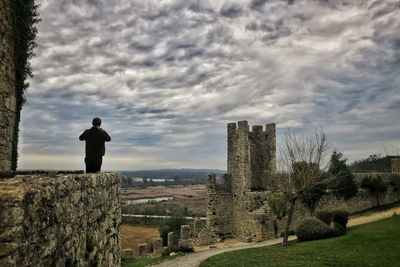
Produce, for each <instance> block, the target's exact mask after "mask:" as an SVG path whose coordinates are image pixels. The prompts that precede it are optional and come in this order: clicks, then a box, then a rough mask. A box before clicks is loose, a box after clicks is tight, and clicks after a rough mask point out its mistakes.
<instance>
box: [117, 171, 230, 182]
mask: <svg viewBox="0 0 400 267" xmlns="http://www.w3.org/2000/svg"><path fill="white" fill-rule="evenodd" d="M210 172H212V173H215V174H217V175H219V174H223V173H225V172H226V171H224V170H216V169H160V170H141V171H121V174H122V175H124V176H126V177H143V178H148V179H180V180H182V179H185V180H204V177H205V176H206V175H207V174H208V173H210Z"/></svg>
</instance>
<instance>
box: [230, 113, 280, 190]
mask: <svg viewBox="0 0 400 267" xmlns="http://www.w3.org/2000/svg"><path fill="white" fill-rule="evenodd" d="M227 165H228V174H230V175H231V178H232V186H233V188H232V190H233V191H234V192H236V193H239V192H244V191H249V190H250V191H255V190H266V189H268V188H269V186H270V184H271V181H270V180H271V179H272V178H271V175H270V174H272V173H274V172H276V129H275V124H267V125H266V126H265V130H264V129H263V126H261V125H253V126H252V131H250V130H249V124H248V122H247V121H239V122H238V123H237V124H236V123H229V124H228V163H227Z"/></svg>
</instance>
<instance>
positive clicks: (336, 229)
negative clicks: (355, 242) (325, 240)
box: [329, 222, 346, 237]
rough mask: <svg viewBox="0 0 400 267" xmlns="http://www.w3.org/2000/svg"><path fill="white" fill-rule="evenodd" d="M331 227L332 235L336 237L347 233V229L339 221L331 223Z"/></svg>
mask: <svg viewBox="0 0 400 267" xmlns="http://www.w3.org/2000/svg"><path fill="white" fill-rule="evenodd" d="M329 229H330V235H329V236H331V237H335V236H341V235H344V234H345V233H346V229H345V228H343V226H342V225H340V224H339V223H336V222H333V223H332V224H331V226H330V227H329Z"/></svg>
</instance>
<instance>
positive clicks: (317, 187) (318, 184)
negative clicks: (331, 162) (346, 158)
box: [293, 161, 327, 216]
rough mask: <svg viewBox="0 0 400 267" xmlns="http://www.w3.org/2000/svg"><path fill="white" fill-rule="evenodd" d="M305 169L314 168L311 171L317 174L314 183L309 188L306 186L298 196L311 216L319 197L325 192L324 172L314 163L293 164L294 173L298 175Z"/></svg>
mask: <svg viewBox="0 0 400 267" xmlns="http://www.w3.org/2000/svg"><path fill="white" fill-rule="evenodd" d="M306 169H314V170H313V173H316V174H318V173H319V175H318V178H317V180H316V181H315V184H313V185H311V186H310V187H309V188H306V189H305V190H304V192H303V193H302V194H301V196H300V201H301V202H302V203H303V204H304V206H305V207H306V208H307V209H308V211H309V212H310V215H311V216H313V215H314V212H315V210H316V208H317V206H318V203H319V201H320V200H321V198H322V197H323V196H324V195H325V194H326V191H325V190H326V181H325V179H326V177H327V176H326V174H325V173H323V172H322V171H320V169H319V166H318V165H317V164H315V163H307V162H305V161H302V162H296V163H295V164H294V166H293V171H294V175H295V176H296V175H298V173H302V172H304V171H305V170H306Z"/></svg>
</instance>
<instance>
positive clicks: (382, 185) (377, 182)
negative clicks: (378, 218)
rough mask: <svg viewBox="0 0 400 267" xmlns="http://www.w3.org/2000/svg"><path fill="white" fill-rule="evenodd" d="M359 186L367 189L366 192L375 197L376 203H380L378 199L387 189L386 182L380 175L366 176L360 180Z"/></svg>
mask: <svg viewBox="0 0 400 267" xmlns="http://www.w3.org/2000/svg"><path fill="white" fill-rule="evenodd" d="M361 187H362V188H364V189H366V190H368V194H369V195H370V196H371V197H374V198H375V199H376V205H377V206H379V205H380V199H381V197H382V196H383V194H385V193H386V191H387V189H388V184H387V183H386V182H384V181H383V180H382V177H381V176H379V175H378V176H376V177H374V176H366V177H364V179H363V180H362V181H361Z"/></svg>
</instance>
